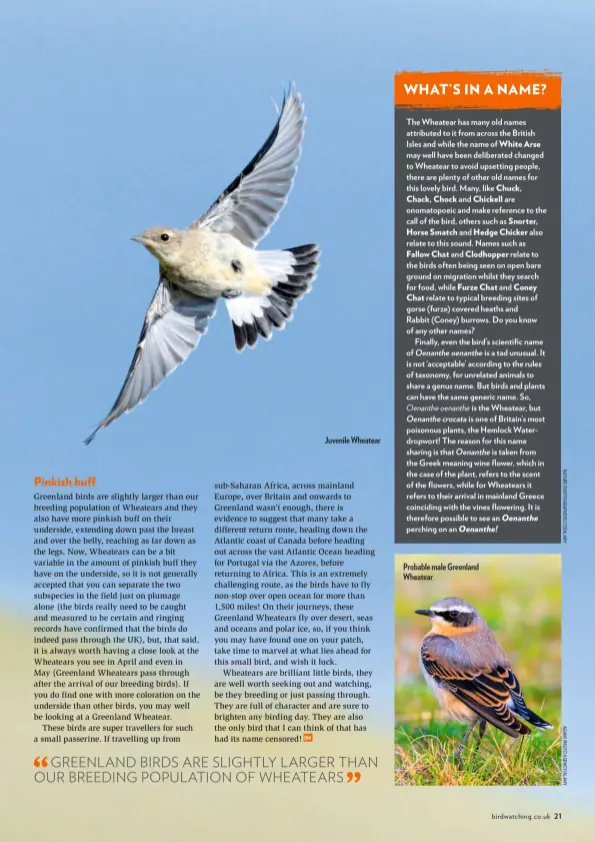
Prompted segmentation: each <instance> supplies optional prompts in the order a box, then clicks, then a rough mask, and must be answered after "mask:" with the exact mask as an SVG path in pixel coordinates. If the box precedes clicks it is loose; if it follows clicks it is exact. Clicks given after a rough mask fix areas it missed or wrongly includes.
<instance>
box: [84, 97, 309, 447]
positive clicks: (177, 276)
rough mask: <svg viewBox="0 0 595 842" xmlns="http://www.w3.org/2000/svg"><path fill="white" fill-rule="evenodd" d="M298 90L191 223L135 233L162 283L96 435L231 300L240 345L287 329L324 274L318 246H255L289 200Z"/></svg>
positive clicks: (298, 129)
mask: <svg viewBox="0 0 595 842" xmlns="http://www.w3.org/2000/svg"><path fill="white" fill-rule="evenodd" d="M305 122H306V121H305V117H304V108H303V105H302V101H301V97H300V96H299V94H297V93H295V91H294V90H293V89H291V91H290V92H289V94H286V95H285V96H284V98H283V105H282V106H281V110H280V112H279V117H278V120H277V122H276V124H275V126H274V128H273V130H272V131H271V133H270V135H269V136H268V138H267V140H266V141H265V143H264V145H263V146H262V147H261V149H260V150H259V151H258V152H257V153H256V155H255V156H254V158H252V160H251V161H250V163H249V164H248V165H247V166H246V167H245V169H244V170H243V171H242V172H241V173H240V175H239V176H238V177H237V178H236V179H234V181H232V183H231V184H230V185H229V187H227V189H226V190H224V191H223V193H222V194H221V195H220V196H219V198H218V199H217V200H216V201H215V202H214V203H213V204H212V205H211V207H210V208H209V210H208V211H207V212H206V213H205V214H204V216H201V217H200V218H199V219H197V220H196V221H195V222H193V223H192V225H190V226H189V227H188V228H186V229H184V230H180V229H177V228H149V229H148V230H147V231H145V232H144V233H143V234H139V235H138V236H136V237H133V238H132V239H133V240H137V241H138V242H139V243H141V244H142V245H143V246H145V248H146V249H148V251H149V252H150V253H151V254H152V255H153V256H154V257H156V258H157V260H158V261H159V284H158V286H157V291H156V292H155V295H154V297H153V300H152V302H151V304H150V305H149V309H148V310H147V314H146V316H145V323H144V325H143V329H142V331H141V334H140V337H139V340H138V344H137V347H136V351H135V354H134V358H133V360H132V364H131V366H130V369H129V371H128V375H127V376H126V380H125V381H124V385H123V386H122V389H121V390H120V394H119V395H118V397H117V398H116V401H115V403H114V405H113V407H112V409H111V410H110V412H109V413H108V415H107V416H106V417H105V418H104V419H103V421H102V422H101V423H100V424H99V425H98V426H97V427H96V429H95V430H94V431H93V432H92V433H91V435H90V436H89V437H88V438H87V439H86V440H85V444H89V442H90V441H91V440H92V439H93V438H94V436H95V435H96V433H97V432H98V430H100V429H101V428H102V427H107V425H108V424H111V422H112V421H115V419H116V418H118V417H119V416H120V415H122V414H123V413H125V412H130V410H131V409H133V408H134V407H135V406H136V405H137V404H139V403H141V402H142V401H144V400H145V398H146V397H147V395H148V394H149V392H150V391H151V390H152V389H154V388H155V387H156V386H158V385H159V384H160V383H161V381H162V380H163V379H164V377H166V376H167V375H168V374H170V373H171V372H172V371H173V370H174V369H175V368H177V366H178V365H179V364H180V363H182V362H184V360H185V359H186V358H187V357H188V355H189V354H190V352H191V351H192V350H193V349H194V348H195V347H196V345H197V344H198V341H199V339H200V337H201V336H202V334H203V333H205V331H206V330H207V326H208V321H209V319H210V318H211V317H212V316H213V315H214V314H215V309H216V307H217V303H218V301H219V299H220V298H224V299H225V303H226V305H227V310H228V312H229V315H230V318H231V322H232V325H233V331H234V337H235V344H236V348H237V350H238V351H242V350H243V349H244V348H245V347H246V346H248V347H249V348H252V347H254V345H255V344H256V341H257V339H258V337H259V336H260V337H262V338H263V339H270V338H271V335H272V331H273V328H276V329H278V330H280V329H282V328H284V327H285V323H286V322H288V321H289V320H290V319H291V316H292V311H293V310H294V308H295V305H296V303H297V301H299V299H300V298H302V296H303V295H305V293H307V292H309V291H310V287H311V284H312V282H313V281H314V279H315V277H316V271H317V268H318V257H319V253H320V249H319V247H318V246H317V245H313V244H311V245H306V246H298V247H296V248H290V249H283V250H277V251H256V250H255V246H256V244H257V243H258V242H259V241H260V240H261V239H262V238H263V237H264V236H265V235H266V234H267V233H268V231H269V229H270V228H271V226H272V224H273V223H274V222H275V220H276V219H277V217H278V215H279V213H280V211H281V209H282V208H283V206H284V204H285V202H286V201H287V196H288V194H289V191H290V189H291V186H292V183H293V179H294V176H295V173H296V170H297V163H298V160H299V157H300V154H301V147H302V138H303V134H304V125H305Z"/></svg>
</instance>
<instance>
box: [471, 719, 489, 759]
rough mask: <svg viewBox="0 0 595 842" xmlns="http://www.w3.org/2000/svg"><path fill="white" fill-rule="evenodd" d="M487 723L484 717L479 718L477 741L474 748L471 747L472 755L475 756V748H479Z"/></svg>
mask: <svg viewBox="0 0 595 842" xmlns="http://www.w3.org/2000/svg"><path fill="white" fill-rule="evenodd" d="M487 724H488V723H487V722H486V720H485V719H480V720H479V728H478V730H477V742H476V743H475V748H474V749H473V755H474V756H475V754H477V750H478V749H479V746H480V744H481V741H482V740H483V735H484V734H485V730H486V725H487Z"/></svg>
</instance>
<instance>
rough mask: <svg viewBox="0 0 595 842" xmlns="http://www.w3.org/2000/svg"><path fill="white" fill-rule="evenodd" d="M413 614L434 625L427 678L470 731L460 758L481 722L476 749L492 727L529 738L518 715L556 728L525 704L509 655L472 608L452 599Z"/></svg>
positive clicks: (426, 642)
mask: <svg viewBox="0 0 595 842" xmlns="http://www.w3.org/2000/svg"><path fill="white" fill-rule="evenodd" d="M415 613H416V614H423V615H424V616H427V617H429V618H430V620H431V622H432V628H431V630H430V631H429V632H428V633H427V635H426V636H425V637H424V639H423V643H422V646H421V652H420V664H421V669H422V672H423V675H424V678H425V679H426V681H427V683H428V686H429V688H430V690H431V691H432V692H433V694H434V695H435V696H436V698H437V700H438V702H439V703H440V706H441V707H442V708H443V710H445V711H446V713H448V714H449V716H450V717H452V718H453V719H457V720H458V721H459V722H464V723H468V726H469V727H468V728H467V731H466V733H465V736H464V737H463V742H462V743H461V745H460V746H459V748H458V750H457V755H458V754H460V752H461V751H462V749H463V747H464V745H465V743H466V742H467V740H468V738H469V736H470V734H471V732H472V731H473V728H474V727H475V725H476V724H477V723H478V722H479V734H478V739H477V746H479V744H480V742H481V739H482V737H483V734H484V731H485V728H486V724H487V723H488V722H490V723H491V724H492V725H494V726H495V727H496V728H499V729H500V731H503V732H504V733H505V734H508V735H509V736H510V737H514V738H515V739H517V738H518V737H520V736H522V735H524V734H530V733H531V729H530V728H528V727H527V726H526V725H525V723H524V722H521V721H520V719H517V716H520V717H521V719H524V720H526V721H527V722H529V723H530V724H531V725H534V726H535V727H536V728H542V729H545V728H552V727H553V726H552V725H550V724H549V722H546V721H545V720H544V719H542V718H541V717H540V716H537V714H536V713H533V711H532V710H529V708H528V707H527V705H526V704H525V700H524V698H523V691H522V690H521V686H520V684H519V681H518V679H517V677H516V676H515V674H514V672H513V671H512V668H511V666H510V664H509V662H508V659H507V658H506V655H505V654H504V652H503V651H502V649H501V648H500V645H499V644H498V642H497V640H496V638H495V637H494V635H493V634H492V632H491V631H490V629H489V628H488V625H487V623H486V621H485V620H484V619H483V617H482V616H481V615H480V614H479V612H478V611H477V610H476V609H475V608H474V607H473V606H472V605H469V603H468V602H465V601H464V600H463V599H460V598H459V597H453V596H451V597H447V598H446V599H442V600H440V601H439V602H436V603H435V604H434V605H432V607H431V608H427V609H426V608H423V609H419V610H418V611H416V612H415ZM514 714H516V716H515V715H514Z"/></svg>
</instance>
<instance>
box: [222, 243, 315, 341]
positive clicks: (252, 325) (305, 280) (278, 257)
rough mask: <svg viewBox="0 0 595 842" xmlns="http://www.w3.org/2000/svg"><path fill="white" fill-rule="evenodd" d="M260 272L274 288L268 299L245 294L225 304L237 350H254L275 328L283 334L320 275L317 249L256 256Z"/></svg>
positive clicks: (309, 247) (262, 296)
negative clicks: (258, 341) (317, 273)
mask: <svg viewBox="0 0 595 842" xmlns="http://www.w3.org/2000/svg"><path fill="white" fill-rule="evenodd" d="M255 255H256V257H257V259H258V262H259V265H260V268H261V269H262V271H263V272H264V273H265V274H266V275H267V276H268V277H269V278H270V280H271V282H272V284H273V288H272V289H271V291H270V292H269V293H268V294H267V295H250V294H246V293H243V294H242V295H239V296H237V298H228V299H226V301H225V304H226V305H227V309H228V312H229V315H230V317H231V322H232V325H233V332H234V338H235V343H236V348H237V349H238V351H242V350H243V349H244V348H245V347H246V345H247V346H248V347H249V348H253V347H254V345H255V344H256V341H257V339H258V337H259V336H261V337H262V338H263V339H270V338H271V335H272V332H273V328H277V330H282V329H283V328H284V327H285V324H286V322H288V321H290V320H291V318H292V315H293V310H294V309H295V306H296V304H297V302H298V301H299V300H300V298H302V297H303V296H304V295H305V294H306V293H307V292H309V291H310V289H311V286H312V283H313V282H314V280H315V278H316V272H317V271H318V261H319V256H320V249H319V247H318V246H317V245H307V246H297V247H296V248H291V249H284V250H283V251H258V252H255Z"/></svg>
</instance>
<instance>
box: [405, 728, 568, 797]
mask: <svg viewBox="0 0 595 842" xmlns="http://www.w3.org/2000/svg"><path fill="white" fill-rule="evenodd" d="M464 733H465V726H463V725H458V724H457V723H454V722H453V723H451V722H449V723H442V722H437V721H432V722H430V723H429V724H428V726H427V727H423V728H421V727H418V726H410V725H399V726H397V727H396V728H395V783H396V784H400V785H405V786H559V785H560V783H561V766H560V759H561V758H560V754H561V751H560V738H559V736H556V732H555V731H547V732H540V731H538V732H535V733H533V734H531V736H529V737H521V738H520V739H519V740H512V739H511V738H510V737H507V736H506V735H505V734H502V733H501V732H500V731H497V730H496V729H494V728H493V727H491V726H490V725H488V727H487V729H486V733H485V736H484V738H483V741H482V743H481V746H480V748H479V749H478V751H477V752H474V748H475V734H476V732H475V731H474V732H473V734H472V736H471V738H470V740H469V743H468V747H467V748H465V750H464V751H463V753H462V754H461V757H460V760H459V761H457V759H456V757H455V751H456V749H457V747H458V745H459V743H460V741H461V739H462V737H463V734H464ZM552 735H553V736H552Z"/></svg>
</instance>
